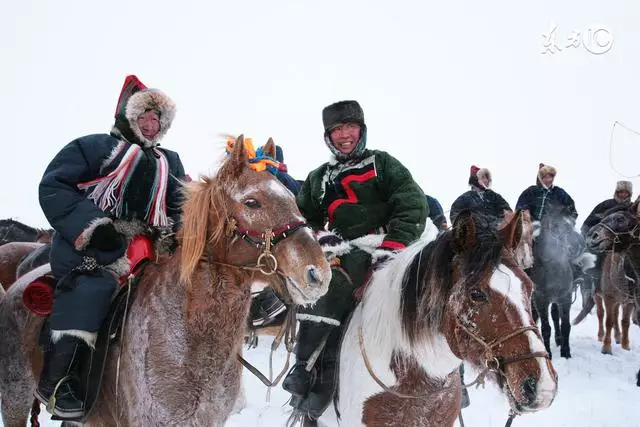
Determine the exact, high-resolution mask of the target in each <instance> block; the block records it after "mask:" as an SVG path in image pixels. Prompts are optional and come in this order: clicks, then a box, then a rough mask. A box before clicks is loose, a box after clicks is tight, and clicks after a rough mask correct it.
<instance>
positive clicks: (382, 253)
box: [353, 248, 394, 301]
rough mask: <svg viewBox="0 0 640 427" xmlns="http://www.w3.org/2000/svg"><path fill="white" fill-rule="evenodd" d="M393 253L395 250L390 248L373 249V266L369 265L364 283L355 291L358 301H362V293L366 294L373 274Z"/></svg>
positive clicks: (355, 297)
mask: <svg viewBox="0 0 640 427" xmlns="http://www.w3.org/2000/svg"><path fill="white" fill-rule="evenodd" d="M393 254H394V252H393V250H392V249H388V248H378V249H376V250H375V251H373V254H372V255H371V267H369V271H367V274H366V275H365V276H364V281H363V283H362V285H360V286H358V287H357V288H356V289H355V290H354V291H353V298H354V299H355V300H356V301H360V300H361V299H362V295H363V294H364V291H365V289H367V286H369V282H371V278H372V277H373V274H374V273H375V272H376V271H378V270H379V269H381V268H382V267H383V266H384V264H385V263H386V262H387V261H389V260H390V259H391V258H392V257H393Z"/></svg>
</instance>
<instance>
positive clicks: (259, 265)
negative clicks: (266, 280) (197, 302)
mask: <svg viewBox="0 0 640 427" xmlns="http://www.w3.org/2000/svg"><path fill="white" fill-rule="evenodd" d="M229 222H230V232H231V234H232V235H234V236H235V237H238V238H240V239H242V240H244V241H245V242H247V243H249V244H250V245H251V246H254V247H256V248H257V249H258V250H259V251H261V252H260V255H258V259H257V260H256V262H255V265H251V264H249V265H235V264H229V263H224V262H220V261H211V263H212V264H217V265H221V266H224V267H231V268H234V269H237V270H244V271H252V272H260V273H262V274H264V275H265V276H272V275H274V274H277V275H278V277H279V279H280V281H281V282H282V284H283V286H282V290H283V292H284V295H283V297H284V300H285V303H286V304H287V306H288V312H287V316H286V319H285V322H284V323H283V325H282V327H281V328H280V330H279V331H278V334H277V336H276V337H275V339H274V340H273V343H272V344H271V357H270V358H269V370H270V371H271V366H272V358H273V353H274V352H275V351H276V350H277V349H278V347H279V346H280V343H281V342H282V340H283V339H284V341H285V346H286V349H287V361H286V363H285V366H284V368H283V369H282V371H281V372H280V373H279V374H278V375H277V376H276V378H275V379H274V380H273V381H272V380H270V379H268V378H267V377H266V376H265V375H264V374H263V373H262V372H260V370H259V369H258V368H256V367H255V366H253V365H252V364H251V363H249V362H248V361H247V360H246V359H245V358H243V357H242V356H241V355H240V354H238V361H239V362H240V363H241V364H242V366H244V367H245V368H246V369H247V370H248V371H249V372H251V373H252V374H253V375H255V376H256V377H257V378H258V379H259V380H260V381H261V382H262V383H263V384H264V385H266V386H267V387H273V386H275V385H277V384H278V383H279V382H280V380H281V379H282V377H283V376H284V374H285V373H286V372H287V371H288V370H289V364H290V358H291V353H292V352H293V346H294V344H295V337H296V312H297V309H296V307H295V304H293V301H292V299H291V295H290V294H289V292H288V290H287V286H286V280H287V278H286V276H285V275H284V273H283V272H282V270H280V269H279V266H278V260H277V258H276V257H275V255H274V254H273V252H272V248H273V246H275V245H276V244H278V243H280V242H282V241H283V240H285V239H286V238H287V237H290V236H291V235H293V234H294V233H295V232H296V231H298V230H300V229H301V228H309V227H310V226H309V225H308V224H307V223H306V222H304V221H294V222H291V223H289V224H285V225H283V226H281V227H277V228H273V229H272V228H267V229H265V230H264V231H262V232H260V231H256V230H251V229H247V228H242V227H238V221H237V220H236V219H235V218H231V219H230V221H229ZM269 376H270V377H272V375H269Z"/></svg>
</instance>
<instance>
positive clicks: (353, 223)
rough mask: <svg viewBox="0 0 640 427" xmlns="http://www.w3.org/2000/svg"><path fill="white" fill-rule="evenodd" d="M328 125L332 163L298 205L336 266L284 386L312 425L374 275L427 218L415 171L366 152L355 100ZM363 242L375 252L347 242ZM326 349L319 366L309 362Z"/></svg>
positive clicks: (331, 110)
mask: <svg viewBox="0 0 640 427" xmlns="http://www.w3.org/2000/svg"><path fill="white" fill-rule="evenodd" d="M322 121H323V124H324V129H325V134H324V139H325V143H326V145H327V147H328V148H329V150H330V151H331V153H332V155H333V156H332V160H331V161H329V162H328V163H325V164H323V165H322V166H320V167H319V168H317V169H316V170H314V171H312V172H311V173H310V174H309V176H308V177H307V179H306V181H305V182H304V184H303V186H302V189H301V190H300V193H299V194H298V197H297V202H298V207H299V208H300V211H301V212H302V214H303V215H304V216H305V218H306V219H307V221H308V223H309V224H310V225H312V227H313V228H314V229H315V230H316V231H317V232H318V241H319V243H320V245H321V246H322V247H323V249H324V250H325V253H326V254H327V255H328V257H329V259H330V260H331V259H332V264H333V265H334V266H335V267H334V268H333V275H332V279H331V283H330V285H329V291H328V293H327V294H326V295H325V296H324V297H322V298H321V299H320V300H319V301H318V302H317V303H316V305H315V306H314V307H313V308H310V309H305V310H303V311H302V312H300V313H298V319H299V320H300V333H299V337H298V345H297V349H296V358H297V364H296V365H295V367H294V368H293V369H292V371H291V372H290V373H289V375H288V376H287V378H286V379H285V381H284V382H283V388H284V389H285V390H287V391H289V392H290V393H291V394H292V395H293V396H292V399H291V405H292V406H293V407H294V408H297V409H298V410H299V411H300V412H303V413H305V414H307V416H308V417H309V418H310V419H311V420H316V419H317V418H319V417H320V415H321V414H322V413H323V412H324V410H325V409H326V407H327V406H328V405H329V403H330V402H331V397H332V395H333V392H334V375H336V374H337V371H336V361H337V358H338V347H339V341H340V336H341V331H342V329H343V328H344V326H345V321H346V319H347V317H348V315H349V314H350V313H351V311H352V310H353V309H354V307H355V300H356V299H358V298H359V297H360V296H361V293H362V291H363V286H364V285H365V283H366V281H367V277H368V275H369V274H371V273H372V272H373V271H375V270H376V269H378V268H380V267H381V266H382V265H383V263H384V262H385V261H387V260H388V259H389V258H390V257H391V256H392V255H393V253H394V252H395V251H399V250H401V249H403V248H405V247H406V246H407V245H409V244H411V243H412V242H414V241H415V240H417V239H418V238H419V237H420V235H421V234H422V232H423V231H424V228H425V223H426V219H427V213H428V212H427V204H426V203H425V195H424V193H423V192H422V190H421V189H420V186H418V184H416V182H415V181H414V180H413V178H412V176H411V173H410V172H409V171H408V170H407V169H406V168H405V167H404V166H403V165H402V164H401V163H400V162H399V161H398V160H396V159H395V158H394V157H392V156H391V155H390V154H388V153H386V152H384V151H378V150H368V149H367V148H366V141H367V127H366V125H365V121H364V113H363V111H362V108H361V107H360V105H359V104H358V103H357V102H356V101H341V102H337V103H335V104H332V105H329V106H328V107H326V108H325V109H324V110H323V112H322ZM325 224H328V230H326V231H325ZM363 237H365V239H362V238H363ZM358 238H359V239H361V240H368V242H369V244H370V245H371V251H370V252H367V251H364V250H361V249H359V248H356V247H352V245H350V244H349V243H348V242H346V241H345V240H343V239H348V240H354V239H358ZM374 242H376V243H374ZM323 344H324V349H323V350H322V352H321V353H319V357H318V358H317V363H315V366H314V365H313V361H310V360H309V359H310V358H311V357H312V355H313V354H314V352H316V349H319V348H321V347H322V346H323ZM307 362H311V363H309V365H310V366H308V367H307V366H306V365H307Z"/></svg>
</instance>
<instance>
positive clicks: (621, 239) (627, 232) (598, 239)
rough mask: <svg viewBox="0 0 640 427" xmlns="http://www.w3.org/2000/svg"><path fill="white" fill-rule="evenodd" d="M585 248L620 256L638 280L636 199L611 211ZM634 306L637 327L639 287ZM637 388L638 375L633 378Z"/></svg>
mask: <svg viewBox="0 0 640 427" xmlns="http://www.w3.org/2000/svg"><path fill="white" fill-rule="evenodd" d="M587 246H588V247H589V248H591V249H592V250H596V251H613V252H624V253H625V254H626V255H627V256H628V259H629V261H631V265H632V267H633V269H634V271H635V273H636V277H638V272H640V199H639V200H636V202H635V203H634V204H633V205H631V207H630V208H628V209H621V208H617V209H616V208H614V209H611V210H610V211H608V212H606V213H605V216H604V218H603V219H602V221H600V223H599V224H596V225H595V226H593V228H591V230H589V232H588V233H587ZM630 294H631V295H629V296H633V298H632V301H633V302H634V304H635V315H634V321H635V322H636V323H638V325H640V285H638V284H637V283H636V286H635V289H632V290H631V292H630ZM636 384H637V385H638V387H640V371H638V374H637V375H636Z"/></svg>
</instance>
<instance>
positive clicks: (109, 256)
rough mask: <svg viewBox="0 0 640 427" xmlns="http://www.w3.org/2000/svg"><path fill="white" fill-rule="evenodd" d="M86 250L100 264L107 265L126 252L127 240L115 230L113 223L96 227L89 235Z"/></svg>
mask: <svg viewBox="0 0 640 427" xmlns="http://www.w3.org/2000/svg"><path fill="white" fill-rule="evenodd" d="M88 252H89V253H90V255H91V256H93V257H94V258H95V259H96V262H97V263H98V264H100V265H109V264H111V263H113V262H115V261H116V260H117V259H118V258H121V257H122V256H123V255H124V254H125V253H126V252H127V240H126V239H125V238H124V236H123V235H122V234H121V233H119V232H118V231H116V228H115V227H114V226H113V223H108V224H103V225H99V226H98V227H96V229H95V230H93V234H92V235H91V240H90V241H89V245H88Z"/></svg>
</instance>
